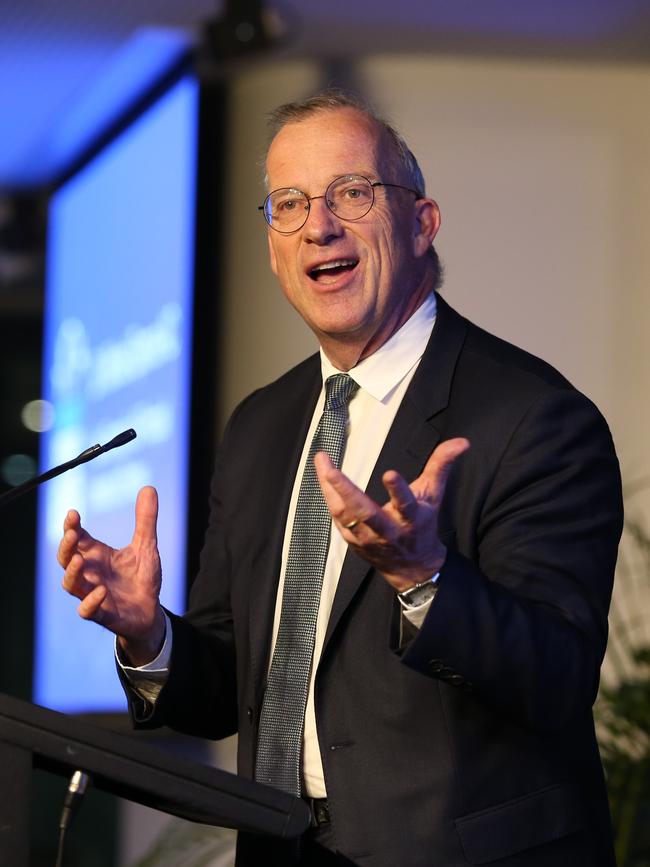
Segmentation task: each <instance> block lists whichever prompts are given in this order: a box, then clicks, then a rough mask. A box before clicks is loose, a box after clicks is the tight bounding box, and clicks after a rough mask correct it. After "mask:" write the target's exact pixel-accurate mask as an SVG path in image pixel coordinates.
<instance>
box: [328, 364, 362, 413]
mask: <svg viewBox="0 0 650 867" xmlns="http://www.w3.org/2000/svg"><path fill="white" fill-rule="evenodd" d="M358 388H359V384H358V383H357V382H355V381H354V380H353V379H352V377H351V376H348V375H347V373H335V374H334V376H328V377H327V379H326V380H325V410H326V411H327V410H332V409H341V407H344V406H347V404H348V403H349V401H350V398H351V397H352V395H353V394H354V393H355V391H357V389H358Z"/></svg>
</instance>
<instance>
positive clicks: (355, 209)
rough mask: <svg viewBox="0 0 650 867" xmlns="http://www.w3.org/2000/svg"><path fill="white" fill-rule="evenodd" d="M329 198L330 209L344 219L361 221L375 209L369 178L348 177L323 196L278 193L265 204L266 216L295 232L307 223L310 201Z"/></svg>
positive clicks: (287, 191)
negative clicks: (373, 207)
mask: <svg viewBox="0 0 650 867" xmlns="http://www.w3.org/2000/svg"><path fill="white" fill-rule="evenodd" d="M321 198H323V199H325V203H326V204H327V207H328V208H329V209H330V211H332V213H334V214H336V216H337V217H341V219H343V220H360V219H361V217H364V216H365V215H366V214H367V213H368V211H369V210H370V209H371V208H372V205H373V202H374V200H375V191H374V187H373V186H372V184H371V183H370V181H369V180H367V178H364V177H360V176H359V175H345V176H343V177H341V178H336V179H335V180H333V181H332V183H331V184H330V185H329V186H328V188H327V189H326V190H325V194H324V195H323V196H311V197H310V196H307V195H305V193H303V192H301V191H300V190H294V189H290V188H287V189H281V190H274V191H273V192H272V193H269V195H268V196H267V197H266V201H265V202H264V217H265V219H266V222H267V223H268V224H269V226H271V227H272V228H273V229H276V230H277V231H279V232H295V231H296V230H297V229H300V228H302V226H304V224H305V223H306V222H307V217H308V215H309V208H310V201H313V200H314V199H321Z"/></svg>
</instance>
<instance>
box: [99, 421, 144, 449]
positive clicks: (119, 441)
mask: <svg viewBox="0 0 650 867" xmlns="http://www.w3.org/2000/svg"><path fill="white" fill-rule="evenodd" d="M136 436H137V434H136V432H135V431H134V430H133V428H132V427H130V428H129V429H128V430H123V431H122V433H119V434H118V435H117V436H115V437H113V439H112V440H110V442H107V443H106V445H104V446H102V451H104V452H108V451H110V450H111V449H117V448H119V447H120V446H124V445H126V444H127V443H130V442H131V440H134V439H135V438H136Z"/></svg>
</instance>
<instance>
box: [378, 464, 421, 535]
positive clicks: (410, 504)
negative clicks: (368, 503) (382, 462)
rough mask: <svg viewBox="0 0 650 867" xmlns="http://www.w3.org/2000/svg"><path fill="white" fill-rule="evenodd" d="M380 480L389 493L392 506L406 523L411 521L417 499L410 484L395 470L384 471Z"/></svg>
mask: <svg viewBox="0 0 650 867" xmlns="http://www.w3.org/2000/svg"><path fill="white" fill-rule="evenodd" d="M382 481H383V483H384V487H385V488H386V490H387V491H388V493H389V495H390V502H391V505H392V506H393V508H394V509H395V510H396V511H397V512H398V513H399V515H400V516H401V517H402V518H403V519H404V520H405V521H406V522H407V523H411V522H412V521H413V519H414V518H415V513H416V512H417V508H418V501H417V499H416V497H415V495H414V494H413V491H412V490H411V488H410V486H409V485H408V484H407V483H406V481H405V480H404V479H403V478H402V476H400V474H399V473H397V472H395V470H388V472H386V473H384V475H383V477H382Z"/></svg>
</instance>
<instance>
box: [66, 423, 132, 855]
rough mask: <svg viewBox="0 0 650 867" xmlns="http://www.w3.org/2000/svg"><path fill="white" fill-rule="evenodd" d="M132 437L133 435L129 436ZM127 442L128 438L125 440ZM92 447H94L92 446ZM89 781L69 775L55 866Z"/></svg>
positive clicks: (78, 773) (85, 776)
mask: <svg viewBox="0 0 650 867" xmlns="http://www.w3.org/2000/svg"><path fill="white" fill-rule="evenodd" d="M131 439H133V437H131ZM126 442H128V440H126ZM93 448H94V447H93ZM89 783H90V777H89V776H88V774H86V773H84V771H75V772H74V774H73V775H72V776H71V777H70V781H69V783H68V788H67V790H66V793H65V798H64V801H63V809H62V810H61V817H60V819H59V845H58V848H57V853H56V865H55V867H62V864H63V847H64V844H65V834H66V831H67V830H68V828H69V827H70V823H71V822H72V820H73V818H74V815H75V813H76V812H77V810H78V809H79V805H80V804H81V801H82V799H83V796H84V795H85V793H86V788H87V786H88V785H89Z"/></svg>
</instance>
